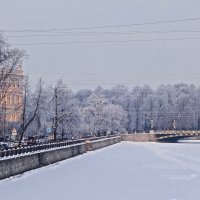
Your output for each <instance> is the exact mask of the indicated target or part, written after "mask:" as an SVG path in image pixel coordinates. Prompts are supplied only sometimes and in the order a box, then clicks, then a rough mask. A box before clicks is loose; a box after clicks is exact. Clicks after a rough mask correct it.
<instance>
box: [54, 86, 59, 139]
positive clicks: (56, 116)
mask: <svg viewBox="0 0 200 200" xmlns="http://www.w3.org/2000/svg"><path fill="white" fill-rule="evenodd" d="M54 98H55V117H54V121H53V124H54V127H53V128H54V132H53V137H54V142H56V141H57V127H58V89H57V87H55V90H54Z"/></svg>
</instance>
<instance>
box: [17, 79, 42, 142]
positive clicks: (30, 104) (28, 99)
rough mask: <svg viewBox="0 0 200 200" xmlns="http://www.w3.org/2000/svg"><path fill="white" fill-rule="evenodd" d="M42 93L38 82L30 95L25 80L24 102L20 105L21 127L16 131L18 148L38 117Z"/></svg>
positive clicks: (40, 83) (40, 82)
mask: <svg viewBox="0 0 200 200" xmlns="http://www.w3.org/2000/svg"><path fill="white" fill-rule="evenodd" d="M42 92H43V88H42V80H40V81H39V84H38V87H37V89H36V91H35V92H34V93H31V92H30V89H29V84H28V79H26V81H25V86H24V100H23V104H22V107H23V111H22V117H21V125H20V127H19V130H18V134H19V142H18V146H20V145H21V142H22V139H23V136H24V133H25V132H26V130H27V129H28V127H29V126H30V125H31V123H32V122H33V121H34V120H35V119H36V118H37V116H38V113H39V110H40V109H41V103H42V98H41V97H42Z"/></svg>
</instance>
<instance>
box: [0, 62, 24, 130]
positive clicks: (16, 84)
mask: <svg viewBox="0 0 200 200" xmlns="http://www.w3.org/2000/svg"><path fill="white" fill-rule="evenodd" d="M23 80H24V72H23V69H22V66H21V65H19V66H18V67H17V68H16V69H15V70H13V71H12V72H11V73H10V74H8V77H7V78H6V79H5V80H4V81H2V83H1V85H0V86H1V88H0V108H1V109H0V110H1V115H0V118H1V122H2V124H4V126H5V123H17V122H19V121H20V120H21V114H22V109H23V105H22V101H23V93H24V92H23Z"/></svg>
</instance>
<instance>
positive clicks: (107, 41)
mask: <svg viewBox="0 0 200 200" xmlns="http://www.w3.org/2000/svg"><path fill="white" fill-rule="evenodd" d="M184 40H200V37H191V38H190V37H188V38H187V37H185V38H161V39H134V40H101V41H71V42H35V43H16V44H12V45H18V46H36V45H70V44H101V43H102V44H103V43H129V42H157V41H184Z"/></svg>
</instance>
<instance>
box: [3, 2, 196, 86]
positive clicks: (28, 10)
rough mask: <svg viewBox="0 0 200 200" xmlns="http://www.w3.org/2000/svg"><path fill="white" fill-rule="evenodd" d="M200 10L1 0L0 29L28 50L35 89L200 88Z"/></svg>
mask: <svg viewBox="0 0 200 200" xmlns="http://www.w3.org/2000/svg"><path fill="white" fill-rule="evenodd" d="M199 7H200V1H199V0H190V1H188V0H163V1H160V0H109V1H108V0H84V1H82V0H56V1H53V0H34V1H27V0H18V1H14V0H0V19H1V20H0V30H1V32H2V34H3V35H4V37H5V38H6V39H7V42H8V43H9V44H11V45H12V46H13V47H18V48H21V49H24V50H25V51H26V53H27V55H28V57H27V58H26V60H25V61H24V64H23V66H24V70H25V73H26V74H29V76H30V79H31V82H32V83H33V84H35V83H36V82H37V80H38V79H39V78H40V77H42V78H43V79H44V81H45V82H47V83H48V84H54V83H55V82H56V80H58V79H60V78H62V79H63V80H64V82H65V83H66V84H67V86H68V87H69V88H71V89H73V90H78V89H84V88H91V89H93V88H95V87H97V86H98V85H100V86H102V87H104V88H111V87H113V86H114V85H116V84H124V85H126V86H128V87H129V88H132V87H134V86H136V85H144V84H149V85H150V86H151V87H154V88H156V87H158V86H159V85H160V84H168V83H171V84H174V83H180V82H185V83H193V84H195V85H199V75H200V56H199V52H200V36H199V34H200V28H199V25H200V14H199ZM194 18H198V19H196V20H187V21H180V20H184V19H194ZM176 20H177V21H176ZM169 21H170V22H169ZM172 21H173V22H172ZM174 21H176V22H174ZM155 22H156V23H155ZM157 22H162V23H157Z"/></svg>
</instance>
